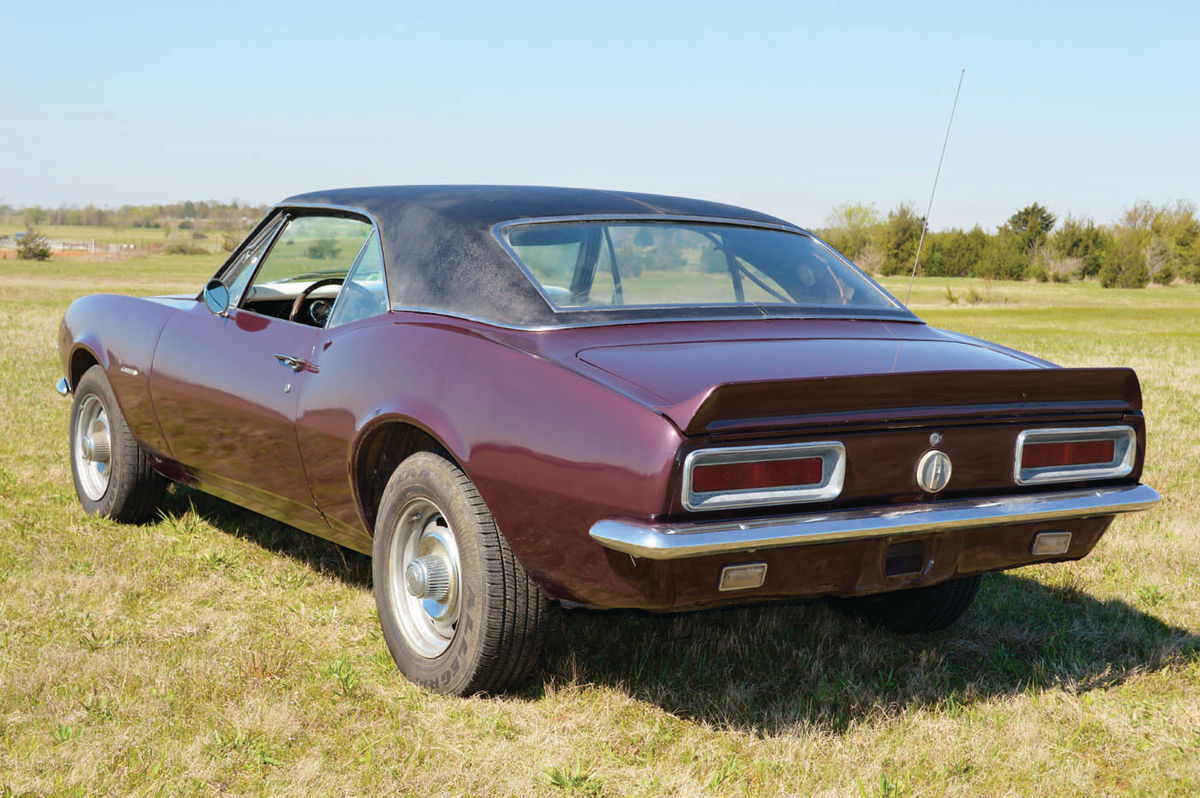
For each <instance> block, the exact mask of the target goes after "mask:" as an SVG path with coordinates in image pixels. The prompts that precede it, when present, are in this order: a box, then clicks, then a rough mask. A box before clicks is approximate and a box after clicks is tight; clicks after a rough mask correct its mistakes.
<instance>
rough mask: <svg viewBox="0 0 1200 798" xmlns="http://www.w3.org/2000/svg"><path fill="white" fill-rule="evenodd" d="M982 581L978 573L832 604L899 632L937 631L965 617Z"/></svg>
mask: <svg viewBox="0 0 1200 798" xmlns="http://www.w3.org/2000/svg"><path fill="white" fill-rule="evenodd" d="M980 580H981V577H980V576H979V575H978V574H976V575H975V576H967V577H963V578H961V579H951V580H949V581H947V582H942V583H941V584H937V585H933V586H931V587H916V588H909V589H908V590H897V591H895V592H892V593H880V594H878V595H874V596H862V597H860V598H843V599H833V600H832V602H831V603H832V604H833V606H834V607H836V608H837V609H838V610H839V611H841V612H844V613H846V614H847V615H852V616H854V617H856V618H861V619H862V620H864V621H866V622H867V623H871V624H874V625H876V626H882V627H883V628H885V629H888V630H890V631H892V632H896V633H897V634H912V633H915V632H936V631H938V630H940V629H945V628H946V627H947V626H949V625H950V624H952V623H954V622H955V621H957V620H958V619H959V618H961V617H962V614H963V613H964V612H966V611H967V608H968V607H970V606H971V601H972V600H973V599H974V598H975V594H976V593H978V592H979V583H980Z"/></svg>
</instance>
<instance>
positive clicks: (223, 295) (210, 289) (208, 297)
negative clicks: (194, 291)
mask: <svg viewBox="0 0 1200 798" xmlns="http://www.w3.org/2000/svg"><path fill="white" fill-rule="evenodd" d="M204 304H205V305H206V306H207V307H208V310H209V312H210V313H212V314H213V315H214V316H228V315H229V288H228V287H227V286H226V285H225V283H223V282H221V281H220V280H209V281H208V285H206V286H204Z"/></svg>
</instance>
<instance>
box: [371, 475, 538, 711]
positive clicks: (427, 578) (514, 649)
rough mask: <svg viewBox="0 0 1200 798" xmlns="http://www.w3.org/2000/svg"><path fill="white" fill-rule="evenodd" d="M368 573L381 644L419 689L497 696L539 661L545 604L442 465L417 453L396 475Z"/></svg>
mask: <svg viewBox="0 0 1200 798" xmlns="http://www.w3.org/2000/svg"><path fill="white" fill-rule="evenodd" d="M372 569H373V577H374V583H375V603H376V606H377V607H378V609H379V623H380V626H381V627H382V628H383V637H384V640H386V641H387V645H388V649H389V650H390V651H391V653H392V658H393V659H394V660H395V661H396V665H397V666H398V667H399V668H400V671H401V672H402V673H403V674H404V675H405V676H406V677H408V678H409V679H410V680H412V681H413V682H416V683H417V684H420V685H423V686H425V687H428V688H430V689H432V690H434V691H436V692H439V693H443V694H446V695H471V694H473V693H480V692H499V691H502V690H505V689H507V688H509V687H511V686H513V685H515V684H517V683H518V682H520V681H521V680H522V679H523V678H524V677H525V676H526V675H527V674H528V672H529V670H530V669H531V668H532V667H533V665H534V663H535V662H536V661H537V658H538V655H539V653H540V649H541V642H542V636H543V631H544V628H545V624H546V616H547V613H548V609H549V604H548V601H547V599H546V597H545V596H544V595H543V593H542V592H541V590H540V589H539V588H538V586H537V585H536V584H534V582H533V581H532V580H531V579H530V578H529V575H528V574H526V573H525V569H524V568H522V567H521V564H520V563H519V562H518V561H517V559H516V557H515V556H513V553H512V551H511V550H510V549H509V547H508V543H507V542H506V541H505V539H504V536H503V535H501V534H500V531H499V530H498V529H497V528H496V523H495V521H494V520H493V519H492V516H491V513H490V512H488V509H487V506H486V505H485V504H484V502H483V499H482V498H480V496H479V493H478V491H476V489H475V485H474V484H473V483H472V482H471V480H470V479H469V478H468V477H467V475H466V474H464V473H463V472H462V470H461V469H459V468H458V467H457V466H455V465H454V464H453V463H451V462H449V461H448V460H446V459H445V458H443V457H439V456H438V455H436V454H433V453H431V452H419V453H417V454H414V455H412V456H411V457H409V458H408V459H406V460H405V461H404V462H403V463H401V464H400V466H399V467H398V468H397V469H396V471H395V473H393V474H392V477H391V479H390V480H389V481H388V484H387V488H386V489H385V490H384V493H383V498H382V500H381V501H380V506H379V514H378V517H377V519H376V522H375V543H374V550H373V562H372Z"/></svg>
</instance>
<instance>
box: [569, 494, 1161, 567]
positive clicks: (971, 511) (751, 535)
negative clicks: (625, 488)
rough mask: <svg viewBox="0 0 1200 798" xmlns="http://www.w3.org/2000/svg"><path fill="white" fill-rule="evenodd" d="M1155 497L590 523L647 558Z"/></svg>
mask: <svg viewBox="0 0 1200 798" xmlns="http://www.w3.org/2000/svg"><path fill="white" fill-rule="evenodd" d="M1158 501H1159V495H1158V493H1157V492H1156V491H1155V490H1154V488H1151V487H1150V486H1149V485H1123V486H1120V487H1115V488H1094V489H1089V490H1069V491H1060V492H1058V493H1038V494H1033V495H1028V494H1026V495H1019V496H994V497H989V498H982V499H963V500H959V501H946V502H937V503H930V504H902V505H895V506H889V507H872V508H870V509H866V510H836V511H833V512H827V513H810V514H806V515H793V516H786V517H783V518H767V519H763V520H758V521H743V522H738V521H718V522H714V523H708V524H694V523H693V524H686V523H685V524H639V523H637V522H630V521H598V522H596V523H595V524H593V525H592V528H591V530H590V532H589V534H590V535H591V537H592V539H593V540H595V541H597V542H598V543H600V544H601V545H602V546H605V547H607V548H610V549H614V550H616V551H621V552H625V553H627V554H632V555H634V556H635V557H646V558H648V559H651V560H676V559H681V558H684V557H703V556H705V555H709V554H725V553H729V552H749V551H756V550H759V549H777V548H782V547H784V546H806V545H813V544H816V543H843V542H849V541H855V540H867V539H869V538H876V537H886V536H888V535H905V534H920V533H923V532H945V531H953V530H957V529H973V528H978V527H985V526H1007V525H1012V524H1029V523H1038V522H1041V521H1061V520H1069V519H1075V518H1094V517H1096V516H1103V515H1115V514H1117V513H1129V512H1133V511H1135V510H1145V509H1148V508H1150V507H1153V506H1154V505H1155V504H1157V503H1158Z"/></svg>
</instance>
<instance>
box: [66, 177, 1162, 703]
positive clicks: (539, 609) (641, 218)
mask: <svg viewBox="0 0 1200 798" xmlns="http://www.w3.org/2000/svg"><path fill="white" fill-rule="evenodd" d="M59 347H60V350H61V355H62V368H63V373H64V375H65V376H64V377H63V379H61V380H59V385H58V388H59V391H60V392H61V393H63V394H64V395H65V394H73V395H74V398H73V405H72V410H71V420H70V448H71V466H72V470H73V474H74V480H75V487H76V490H77V492H78V494H79V500H80V502H81V503H82V504H83V507H84V509H85V510H86V511H88V512H90V513H97V514H101V515H105V516H108V517H111V518H115V519H119V520H123V521H131V522H132V521H138V520H141V519H145V518H148V517H150V516H151V515H152V514H153V513H154V511H155V507H156V505H157V504H158V502H159V501H160V499H161V498H162V496H163V491H164V488H165V486H166V485H167V483H168V481H171V480H173V481H176V482H180V483H184V484H187V485H190V486H194V487H195V488H198V489H200V490H203V491H207V492H209V493H212V494H215V495H217V496H219V497H222V498H225V499H227V500H229V501H231V502H234V503H237V504H239V505H242V506H244V507H248V508H251V509H253V510H255V511H258V512H260V513H263V514H265V515H268V516H270V517H272V518H275V519H278V520H280V521H282V522H285V523H287V524H291V525H294V526H296V527H299V528H300V529H302V530H306V531H308V532H311V533H313V534H316V535H320V536H322V537H325V538H328V539H330V540H333V541H336V542H337V543H339V544H341V545H343V546H347V547H349V548H351V549H355V550H358V551H361V552H364V553H367V554H369V555H371V556H372V557H373V577H374V579H373V582H374V592H375V597H376V601H377V603H378V608H379V618H380V622H381V625H382V628H383V635H384V638H385V640H386V642H387V645H388V647H389V649H390V650H391V653H392V655H393V657H394V658H395V660H396V663H397V665H398V666H399V668H400V670H401V671H402V672H403V673H404V674H405V675H406V676H407V677H408V678H410V679H412V680H413V681H415V682H418V683H420V684H422V685H426V686H428V687H430V688H432V689H434V690H437V691H441V692H444V693H452V694H467V693H473V692H479V691H498V690H503V689H505V688H507V687H509V686H511V685H513V684H515V683H516V682H517V681H518V680H520V679H521V678H522V677H523V676H524V675H525V674H526V673H527V672H528V671H529V669H530V668H531V666H532V664H533V663H535V662H536V658H537V655H538V649H539V642H540V640H541V635H542V630H543V628H544V626H545V621H546V616H547V611H548V608H549V606H550V602H552V601H556V602H559V603H560V604H562V605H564V606H567V607H580V606H584V607H595V608H616V607H623V608H641V609H646V610H655V611H678V610H688V609H693V608H700V607H709V606H714V605H722V604H730V603H736V602H758V601H765V600H768V599H782V598H791V597H817V596H826V597H831V598H833V599H834V600H835V601H837V602H840V604H841V605H842V606H843V607H844V608H845V609H847V610H849V611H850V612H852V613H855V614H857V615H858V616H860V617H862V618H864V619H866V620H868V621H871V622H874V623H877V624H880V625H882V626H884V627H887V628H890V629H891V630H893V631H896V632H911V631H929V630H936V629H940V628H942V627H945V626H946V625H948V624H950V623H951V622H952V621H954V620H955V619H956V618H958V617H959V616H960V615H961V614H962V613H963V612H964V610H966V608H967V606H968V604H969V603H970V602H971V600H972V598H973V597H974V595H975V593H976V590H977V589H978V587H979V584H980V574H982V573H985V572H988V571H997V570H1001V569H1006V568H1013V567H1017V566H1022V565H1027V564H1030V563H1044V562H1051V561H1058V560H1073V559H1078V558H1080V557H1083V556H1085V555H1086V554H1087V553H1088V552H1089V551H1090V550H1091V549H1092V547H1093V546H1094V545H1095V544H1096V542H1097V540H1099V538H1100V536H1101V535H1102V534H1103V533H1104V532H1105V530H1106V529H1107V528H1108V526H1109V524H1110V522H1111V521H1112V520H1113V517H1114V516H1115V515H1116V514H1118V513H1123V512H1127V511H1131V510H1139V509H1143V508H1146V507H1148V506H1150V505H1152V504H1153V503H1154V502H1156V501H1158V496H1157V494H1156V493H1155V492H1154V490H1153V489H1151V488H1150V487H1147V486H1145V485H1142V484H1139V477H1140V475H1141V471H1142V462H1143V457H1144V452H1145V427H1144V423H1143V418H1142V413H1141V394H1140V388H1139V385H1138V380H1137V377H1136V375H1135V374H1134V373H1133V372H1132V371H1131V370H1129V369H1125V368H1059V367H1057V366H1055V365H1053V364H1051V363H1048V362H1046V361H1043V360H1039V359H1038V358H1036V357H1032V356H1030V355H1026V354H1022V353H1020V352H1016V351H1013V350H1011V349H1006V348H1004V347H1001V346H997V345H994V344H989V343H986V342H984V341H980V340H977V339H974V338H969V337H967V336H964V335H958V334H955V333H952V332H946V331H944V330H938V329H934V328H932V327H930V326H928V325H926V324H925V323H924V322H922V321H921V320H920V319H918V318H917V317H916V316H914V315H913V314H912V313H911V312H910V311H909V310H907V309H906V308H905V307H904V306H903V305H902V304H901V303H899V302H897V301H896V300H895V299H893V298H892V297H891V296H890V295H889V294H888V293H887V292H886V291H884V290H883V289H882V288H881V287H880V286H879V285H877V284H876V283H874V282H873V281H872V280H871V279H870V278H869V277H867V276H866V275H865V274H864V273H863V272H861V271H859V270H858V269H857V268H856V267H855V266H854V265H852V264H851V263H850V262H848V261H847V260H846V259H844V258H843V257H841V256H840V255H839V254H838V253H836V252H835V251H833V250H832V249H831V248H830V247H829V246H827V245H826V244H825V243H823V242H822V241H821V240H820V239H818V238H817V237H816V236H814V235H812V234H811V233H809V232H807V231H805V230H803V229H801V228H799V227H796V226H794V225H792V224H790V223H788V222H785V221H782V220H780V219H776V218H773V217H771V216H767V215H764V214H761V213H756V212H753V211H748V210H745V209H742V208H737V207H732V206H729V205H723V204H717V203H712V202H702V201H696V200H689V199H680V198H675V197H665V196H651V195H644V194H632V193H620V192H610V191H588V190H575V189H554V188H525V187H495V186H490V187H489V186H456V187H444V186H443V187H390V188H363V189H343V190H335V191H325V192H318V193H311V194H304V195H300V196H296V197H292V198H290V199H287V200H285V201H283V202H282V203H280V204H279V205H278V206H277V207H275V208H274V209H273V210H272V211H271V212H270V213H269V214H267V216H266V218H264V219H263V220H262V221H261V222H260V223H259V224H258V226H257V227H256V228H255V229H254V230H253V231H252V232H251V234H250V235H249V237H248V238H247V239H246V241H245V242H244V243H243V244H242V245H241V246H240V247H239V248H238V249H237V250H236V251H234V253H233V254H232V256H231V257H230V258H229V260H228V261H227V262H226V263H225V264H224V265H223V266H221V268H220V269H219V270H218V271H217V273H216V275H215V276H214V278H213V279H212V280H211V281H210V282H209V283H208V284H207V286H205V287H204V288H203V290H202V291H199V292H198V293H197V294H196V295H194V296H166V297H153V298H149V299H136V298H131V297H126V296H106V295H97V296H88V297H84V298H81V299H79V300H77V301H76V302H74V303H73V304H72V305H71V306H70V308H69V309H68V310H67V312H66V315H65V317H64V319H63V323H62V328H61V335H60V339H59Z"/></svg>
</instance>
